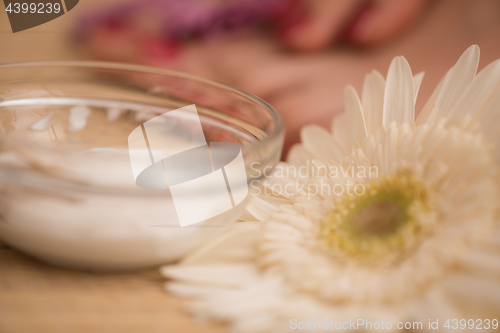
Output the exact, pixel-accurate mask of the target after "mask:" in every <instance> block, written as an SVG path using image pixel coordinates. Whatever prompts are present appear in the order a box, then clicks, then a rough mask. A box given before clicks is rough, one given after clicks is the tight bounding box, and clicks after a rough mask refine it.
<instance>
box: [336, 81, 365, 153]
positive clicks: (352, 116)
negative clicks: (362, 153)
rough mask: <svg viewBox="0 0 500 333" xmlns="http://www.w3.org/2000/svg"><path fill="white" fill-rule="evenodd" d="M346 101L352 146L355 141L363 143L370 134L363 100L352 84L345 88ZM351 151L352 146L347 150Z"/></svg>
mask: <svg viewBox="0 0 500 333" xmlns="http://www.w3.org/2000/svg"><path fill="white" fill-rule="evenodd" d="M344 103H345V112H346V119H347V121H346V124H345V125H346V127H347V129H346V131H347V134H348V136H347V139H348V145H349V147H351V146H352V145H353V144H355V143H358V144H361V143H362V142H363V140H364V139H365V138H366V137H367V136H368V133H367V130H366V124H365V117H364V116H363V109H362V107H361V102H360V101H359V97H358V94H357V93H356V90H355V89H354V88H353V86H351V85H348V86H347V87H346V88H345V90H344ZM350 151H351V148H349V150H348V151H347V152H348V153H350ZM337 162H340V161H337Z"/></svg>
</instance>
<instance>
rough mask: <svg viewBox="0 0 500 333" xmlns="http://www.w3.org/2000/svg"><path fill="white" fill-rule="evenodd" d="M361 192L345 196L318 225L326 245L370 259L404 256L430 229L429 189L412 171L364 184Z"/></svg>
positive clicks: (342, 253)
mask: <svg viewBox="0 0 500 333" xmlns="http://www.w3.org/2000/svg"><path fill="white" fill-rule="evenodd" d="M364 186H365V192H364V193H363V194H362V195H350V196H345V197H342V198H341V199H340V200H339V201H337V202H336V203H335V204H334V207H333V208H332V209H331V210H330V212H329V214H328V217H327V218H326V219H325V220H324V221H323V223H322V225H321V228H320V235H319V237H320V239H321V240H322V243H323V245H324V247H325V249H326V250H327V251H328V252H329V253H331V254H332V255H334V256H336V257H339V258H342V257H344V258H346V257H348V258H353V257H354V258H356V259H359V260H361V261H363V262H366V263H368V262H369V263H380V262H393V261H394V260H397V259H399V258H401V256H402V255H404V254H405V253H407V252H408V251H409V250H410V249H411V248H412V247H413V246H415V245H416V244H417V242H418V240H419V238H420V237H419V235H421V234H422V233H423V232H424V231H425V230H426V225H425V218H424V215H426V214H427V213H428V212H429V199H428V197H429V191H428V189H426V188H425V187H424V186H423V184H422V183H421V182H420V181H419V180H418V179H416V178H415V177H414V176H413V175H412V174H411V173H410V172H407V171H405V172H399V173H397V174H393V175H389V176H386V177H384V178H379V179H375V180H373V181H371V182H369V183H366V184H364Z"/></svg>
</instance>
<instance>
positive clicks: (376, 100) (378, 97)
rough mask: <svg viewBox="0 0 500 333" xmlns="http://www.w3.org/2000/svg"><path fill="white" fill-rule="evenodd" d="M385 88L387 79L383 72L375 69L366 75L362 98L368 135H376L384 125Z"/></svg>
mask: <svg viewBox="0 0 500 333" xmlns="http://www.w3.org/2000/svg"><path fill="white" fill-rule="evenodd" d="M384 89H385V80H384V77H383V76H382V74H380V73H379V72H377V71H375V70H374V71H372V72H371V73H369V74H367V75H366V76H365V81H364V82H363V94H362V97H361V100H362V105H363V116H364V117H365V122H366V129H367V131H368V135H374V134H375V133H376V132H377V128H378V127H379V126H380V125H382V115H383V112H384Z"/></svg>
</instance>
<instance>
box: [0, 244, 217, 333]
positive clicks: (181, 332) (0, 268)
mask: <svg viewBox="0 0 500 333" xmlns="http://www.w3.org/2000/svg"><path fill="white" fill-rule="evenodd" d="M163 283H164V278H162V277H161V275H160V274H159V273H158V270H157V269H151V270H146V271H140V272H135V273H113V274H111V273H93V272H84V271H75V270H69V269H64V268H59V267H55V266H52V265H49V264H45V263H43V262H40V261H38V260H36V259H34V258H32V257H29V256H27V255H25V254H23V253H21V252H18V251H17V250H15V249H13V248H11V247H8V246H7V245H4V244H1V243H0V332H1V333H21V332H22V333H24V332H26V333H45V332H50V333H59V332H60V333H84V332H85V333H87V332H92V333H101V332H103V333H114V332H116V333H128V332H130V333H142V332H144V333H156V332H159V333H160V332H161V333H216V332H225V329H224V328H223V327H222V326H219V327H218V326H215V325H210V326H209V325H208V324H203V323H197V322H195V321H193V320H192V318H190V317H189V315H188V314H187V311H186V303H185V302H184V301H182V300H180V299H178V298H176V297H173V296H172V295H169V294H168V293H167V292H165V291H164V290H163V288H162V285H163Z"/></svg>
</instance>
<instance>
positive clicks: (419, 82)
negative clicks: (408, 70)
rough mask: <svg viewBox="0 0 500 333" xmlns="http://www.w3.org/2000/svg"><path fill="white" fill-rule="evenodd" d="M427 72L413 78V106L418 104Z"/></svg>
mask: <svg viewBox="0 0 500 333" xmlns="http://www.w3.org/2000/svg"><path fill="white" fill-rule="evenodd" d="M424 76H425V72H420V73H418V74H415V75H414V76H413V104H416V103H417V96H418V92H419V90H420V86H421V85H422V81H423V80H424Z"/></svg>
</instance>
